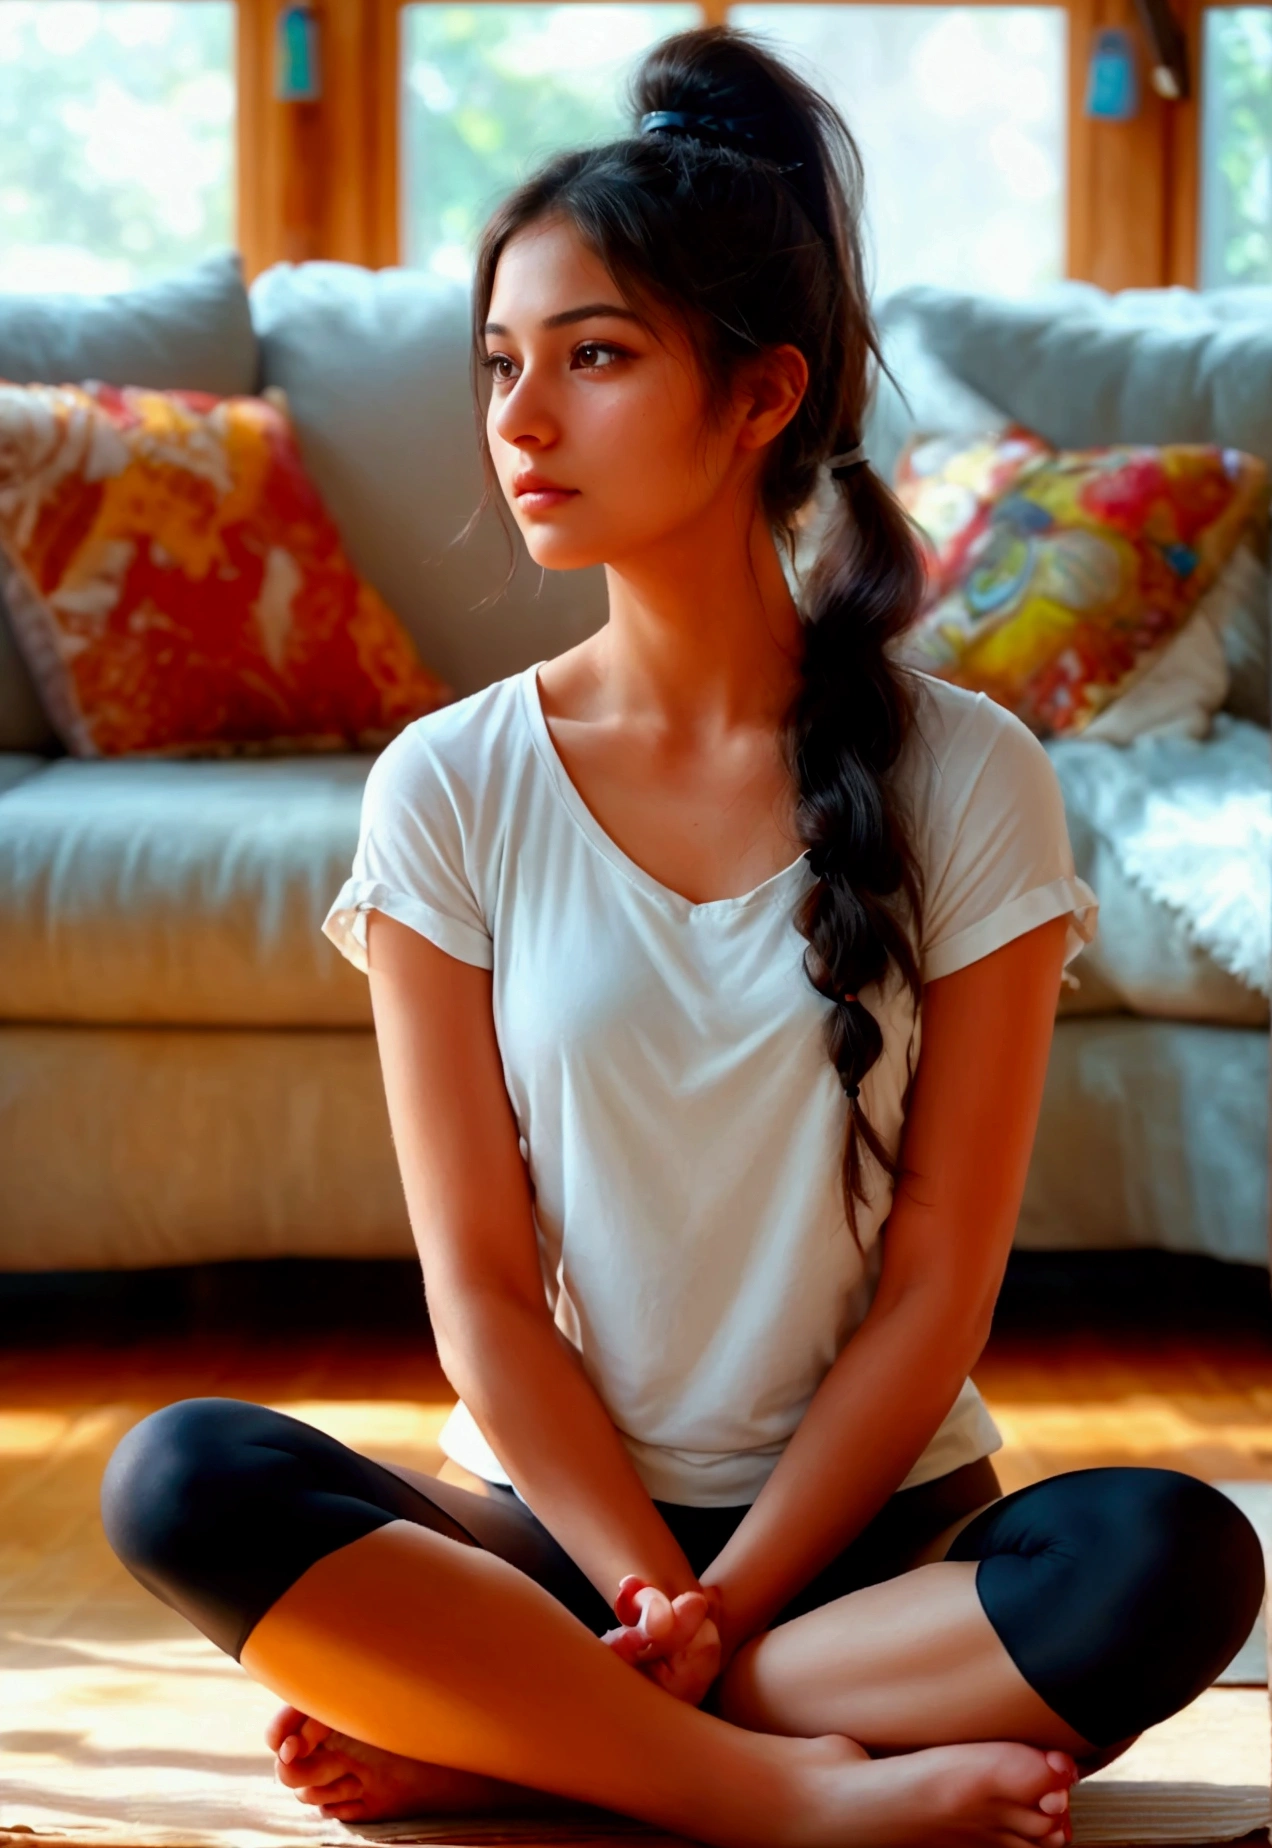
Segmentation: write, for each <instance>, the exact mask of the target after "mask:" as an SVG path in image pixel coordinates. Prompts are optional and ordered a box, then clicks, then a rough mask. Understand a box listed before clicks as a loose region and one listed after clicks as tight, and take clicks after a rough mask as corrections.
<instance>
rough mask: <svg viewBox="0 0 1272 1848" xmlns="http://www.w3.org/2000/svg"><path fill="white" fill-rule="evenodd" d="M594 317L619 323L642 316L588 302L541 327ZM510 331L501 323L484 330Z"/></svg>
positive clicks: (612, 305)
mask: <svg viewBox="0 0 1272 1848" xmlns="http://www.w3.org/2000/svg"><path fill="white" fill-rule="evenodd" d="M593 315H609V316H611V317H612V318H613V319H615V320H619V321H639V320H640V319H641V317H640V315H638V314H633V312H632V310H631V309H630V308H620V307H619V306H618V304H617V303H616V302H588V303H586V304H585V305H584V306H583V307H582V308H563V309H562V310H561V313H560V314H550V315H549V316H548V317H547V319H546V320H545V321H541V322H540V323H539V325H540V326H541V327H567V326H568V325H569V324H570V322H571V321H587V320H590V319H591V317H592V316H593ZM509 331H510V330H509V329H508V328H506V327H505V326H504V325H503V323H502V322H501V321H487V323H486V325H485V327H484V328H483V329H482V332H483V333H484V334H506V333H508V332H509Z"/></svg>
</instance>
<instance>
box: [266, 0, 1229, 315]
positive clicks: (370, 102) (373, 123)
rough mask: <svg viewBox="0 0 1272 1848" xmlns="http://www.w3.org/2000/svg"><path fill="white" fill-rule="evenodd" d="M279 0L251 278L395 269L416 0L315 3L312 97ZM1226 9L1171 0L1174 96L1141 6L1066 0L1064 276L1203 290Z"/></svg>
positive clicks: (269, 11)
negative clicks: (292, 99)
mask: <svg viewBox="0 0 1272 1848" xmlns="http://www.w3.org/2000/svg"><path fill="white" fill-rule="evenodd" d="M845 3H846V4H851V3H852V0H845ZM973 3H974V4H976V5H990V6H992V5H1010V4H1013V0H973ZM1255 3H1259V0H1255ZM277 4H278V0H237V5H238V22H239V30H238V35H237V41H236V44H237V52H236V57H237V75H238V84H239V99H240V106H239V112H238V139H237V156H238V212H239V217H238V223H239V227H240V229H239V236H238V244H239V248H240V250H241V251H242V253H243V261H244V270H245V273H246V275H247V277H248V280H249V281H250V280H251V278H252V277H254V276H255V275H257V274H258V273H259V272H260V271H261V270H262V269H264V268H266V267H268V265H269V264H271V263H276V262H291V263H301V262H306V261H309V260H313V259H316V258H327V259H330V260H333V261H337V262H345V263H357V264H362V265H364V266H366V267H368V268H372V269H382V268H385V267H388V266H391V265H396V264H399V263H400V262H401V260H402V259H401V250H400V244H399V228H398V217H399V208H400V174H399V158H398V141H399V135H398V128H399V101H398V99H399V90H400V84H399V38H400V21H399V17H398V15H399V12H400V10H401V7H402V6H403V5H405V4H409V0H315V4H316V10H317V12H318V15H319V25H320V31H321V35H322V62H323V75H324V95H323V97H322V100H321V101H319V102H313V103H280V102H278V101H277V100H276V99H275V97H274V95H273V32H274V19H275V15H276V9H277ZM698 4H699V6H700V8H701V11H702V14H703V17H704V19H706V20H709V21H714V20H722V19H724V18H725V16H726V14H727V10H728V3H727V0H698ZM1224 4H1231V5H1238V4H1242V0H1173V5H1174V7H1175V10H1176V14H1177V17H1178V18H1179V21H1180V25H1181V27H1182V29H1183V32H1184V36H1185V39H1186V42H1187V45H1188V56H1189V70H1190V77H1191V83H1190V94H1189V96H1188V97H1187V98H1184V99H1182V100H1180V101H1178V102H1171V101H1168V100H1167V99H1165V98H1163V97H1161V96H1159V95H1158V94H1157V92H1156V91H1155V90H1154V89H1153V87H1152V85H1151V83H1150V82H1149V81H1148V60H1147V56H1146V53H1145V48H1144V44H1143V36H1142V33H1141V31H1140V28H1139V24H1138V19H1137V15H1136V10H1135V0H1066V11H1067V13H1068V18H1069V83H1068V120H1067V130H1068V150H1069V153H1068V181H1069V184H1068V210H1067V215H1066V226H1065V233H1066V262H1065V273H1066V275H1067V276H1069V277H1072V278H1076V279H1079V280H1082V281H1087V282H1093V283H1095V284H1097V285H1098V286H1099V287H1100V288H1102V289H1107V290H1109V291H1110V292H1116V291H1117V290H1119V289H1127V288H1162V287H1166V286H1168V285H1171V284H1181V285H1183V286H1185V287H1189V288H1195V287H1196V286H1197V275H1198V260H1199V259H1198V230H1199V201H1200V174H1199V169H1200V158H1201V151H1200V145H1199V138H1200V132H1201V111H1200V104H1199V97H1198V88H1199V82H1200V69H1201V40H1202V24H1203V12H1204V9H1205V7H1206V6H1207V5H1224ZM1110 26H1121V27H1124V28H1126V29H1127V30H1129V32H1130V33H1131V36H1132V39H1133V41H1134V42H1135V44H1136V45H1137V47H1138V49H1139V75H1140V80H1141V81H1140V95H1141V102H1140V108H1139V112H1138V114H1137V115H1136V117H1135V119H1134V120H1133V121H1130V122H1108V121H1102V120H1096V119H1094V118H1092V117H1090V116H1088V115H1087V114H1086V112H1085V106H1084V105H1085V95H1086V85H1087V61H1088V56H1089V51H1090V47H1091V44H1092V43H1093V40H1094V35H1095V33H1096V32H1098V31H1099V30H1101V29H1103V28H1105V27H1110Z"/></svg>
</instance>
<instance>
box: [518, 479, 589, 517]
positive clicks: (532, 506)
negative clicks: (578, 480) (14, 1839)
mask: <svg viewBox="0 0 1272 1848" xmlns="http://www.w3.org/2000/svg"><path fill="white" fill-rule="evenodd" d="M512 491H513V494H514V495H515V497H516V502H517V505H518V507H522V508H524V509H525V511H526V512H527V513H547V512H549V511H550V510H551V509H552V508H553V507H560V506H563V505H564V503H565V502H566V501H568V500H573V499H574V497H575V495H576V494H577V493H578V489H577V488H558V487H556V486H555V485H554V484H553V483H552V482H549V481H539V480H535V479H534V477H531V478H530V480H528V481H527V482H526V485H525V487H524V488H523V487H519V486H518V485H517V483H516V482H515V481H514V482H513V484H512Z"/></svg>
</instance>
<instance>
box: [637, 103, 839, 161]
mask: <svg viewBox="0 0 1272 1848" xmlns="http://www.w3.org/2000/svg"><path fill="white" fill-rule="evenodd" d="M767 126H768V122H767V118H766V117H764V116H762V115H749V116H720V115H702V114H698V113H696V112H695V111H693V110H690V109H647V110H646V111H645V113H644V115H643V116H642V117H641V118H640V121H639V123H638V124H637V133H638V134H641V135H648V134H649V133H650V132H651V130H653V129H658V128H661V129H670V130H671V131H672V133H673V134H680V135H689V136H691V137H693V138H695V139H696V140H699V141H701V140H703V139H704V137H706V136H710V137H711V139H712V140H713V141H715V142H716V143H717V144H718V145H719V146H721V147H726V148H731V149H732V150H733V152H734V153H735V154H746V155H750V156H751V157H752V158H753V159H758V160H767V159H768V156H767V155H761V154H758V153H757V152H756V149H757V147H758V145H759V143H760V140H761V133H762V131H763V130H764V129H765V128H766V127H767ZM769 164H770V165H771V166H773V167H776V169H777V171H778V172H779V173H794V172H795V171H796V169H797V168H800V167H802V166H803V165H804V163H803V161H802V160H792V161H787V162H786V163H785V164H783V163H782V162H780V161H771V162H770V163H769Z"/></svg>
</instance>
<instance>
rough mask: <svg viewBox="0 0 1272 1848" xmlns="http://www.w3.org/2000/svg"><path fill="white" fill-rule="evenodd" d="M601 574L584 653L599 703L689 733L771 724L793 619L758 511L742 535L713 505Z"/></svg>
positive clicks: (780, 704) (797, 622)
mask: <svg viewBox="0 0 1272 1848" xmlns="http://www.w3.org/2000/svg"><path fill="white" fill-rule="evenodd" d="M711 526H714V527H715V528H716V530H714V531H713V530H710V527H711ZM605 573H606V578H607V581H608V588H609V621H608V623H607V624H606V626H605V628H604V629H602V630H601V631H600V632H599V634H598V635H597V636H596V637H595V638H594V639H595V653H594V655H593V661H594V665H595V669H596V673H597V680H598V685H597V693H598V695H599V696H600V698H601V700H602V701H603V703H604V705H605V706H606V707H608V708H609V709H610V710H611V711H622V712H624V713H629V714H636V713H640V712H652V713H654V714H656V715H658V716H659V717H661V718H664V719H665V721H666V723H667V725H668V726H669V727H670V728H672V729H674V730H676V731H678V732H682V733H684V734H693V735H695V736H697V737H700V738H703V737H708V738H709V737H710V735H711V734H713V733H724V732H726V731H732V730H734V729H735V728H738V727H746V726H749V725H762V726H764V727H766V728H768V727H772V728H776V727H777V726H778V725H779V724H780V722H781V720H782V717H783V716H784V714H785V712H786V710H787V708H788V706H789V703H790V700H791V698H792V696H793V694H794V693H795V691H796V689H797V688H798V686H799V684H800V679H801V660H802V655H803V624H802V621H801V618H800V614H799V610H798V607H797V605H796V603H795V600H794V598H793V596H792V595H791V591H790V587H789V585H788V583H787V581H786V577H785V574H784V572H783V570H782V564H781V560H780V558H779V557H778V552H777V546H776V544H775V542H774V539H773V535H772V533H771V531H770V529H769V526H768V522H767V520H766V519H765V517H764V515H763V513H762V512H761V511H759V510H758V509H757V510H756V513H755V516H754V518H753V519H752V521H751V524H750V528H749V531H748V532H747V533H746V534H744V535H743V534H739V532H738V530H737V525H736V519H735V517H734V515H733V512H732V509H731V508H730V509H727V510H725V509H724V508H723V507H722V509H721V511H720V512H719V513H718V514H717V516H716V518H715V519H714V521H711V522H704V521H702V520H698V521H695V522H694V523H693V526H692V527H691V528H690V527H686V528H685V529H683V530H682V531H681V532H679V533H676V534H673V535H670V536H669V537H668V538H666V539H664V540H662V541H661V542H660V543H659V545H658V546H657V547H656V548H649V549H646V550H644V551H642V552H640V553H637V554H634V555H633V556H631V557H629V558H625V559H623V560H621V561H620V562H618V563H613V564H608V565H607V566H606V568H605Z"/></svg>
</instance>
